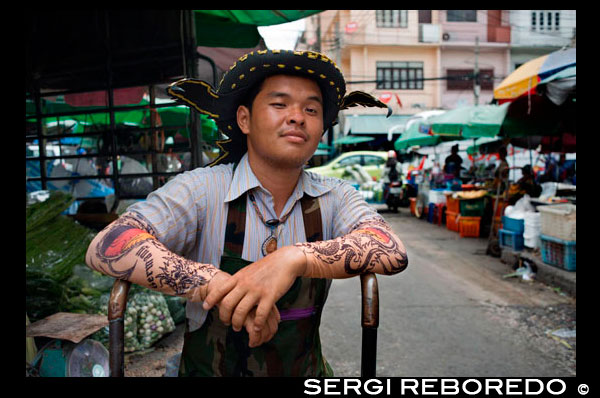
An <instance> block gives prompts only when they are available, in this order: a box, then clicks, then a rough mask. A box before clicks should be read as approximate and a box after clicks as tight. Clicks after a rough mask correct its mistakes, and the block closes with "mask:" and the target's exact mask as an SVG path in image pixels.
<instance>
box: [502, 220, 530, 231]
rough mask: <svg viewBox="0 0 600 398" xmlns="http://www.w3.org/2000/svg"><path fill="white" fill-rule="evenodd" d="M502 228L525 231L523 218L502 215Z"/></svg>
mask: <svg viewBox="0 0 600 398" xmlns="http://www.w3.org/2000/svg"><path fill="white" fill-rule="evenodd" d="M502 229H504V230H506V231H512V232H517V233H520V234H522V233H523V232H525V220H519V219H516V218H510V217H506V216H502Z"/></svg>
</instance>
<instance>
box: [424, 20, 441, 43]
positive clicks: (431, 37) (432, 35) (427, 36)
mask: <svg viewBox="0 0 600 398" xmlns="http://www.w3.org/2000/svg"><path fill="white" fill-rule="evenodd" d="M440 31H441V28H440V25H437V24H430V23H422V24H419V41H420V42H421V43H439V42H440Z"/></svg>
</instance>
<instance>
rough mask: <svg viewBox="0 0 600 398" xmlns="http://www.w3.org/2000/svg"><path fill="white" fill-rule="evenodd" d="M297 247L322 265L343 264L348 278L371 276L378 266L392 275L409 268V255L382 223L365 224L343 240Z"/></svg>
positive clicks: (355, 228)
mask: <svg viewBox="0 0 600 398" xmlns="http://www.w3.org/2000/svg"><path fill="white" fill-rule="evenodd" d="M296 246H298V247H299V248H301V249H302V250H304V251H305V253H307V254H311V255H312V256H314V257H315V258H316V259H317V261H319V262H320V263H322V264H325V265H328V266H332V265H335V264H343V266H344V270H345V272H346V274H348V275H356V274H362V273H365V272H369V271H371V270H373V269H374V268H375V267H377V266H380V267H381V268H382V273H384V274H386V275H392V274H396V273H398V272H401V271H403V270H404V269H405V268H406V267H407V265H408V257H407V255H406V251H405V250H404V248H403V247H402V246H401V244H399V241H398V240H397V238H395V236H394V234H393V232H392V231H391V229H390V227H389V225H388V224H387V223H386V222H385V221H383V220H381V219H370V220H365V221H364V222H361V223H359V224H357V225H356V226H355V227H354V229H353V230H352V232H350V233H349V234H347V235H346V236H343V237H339V238H336V239H332V240H328V241H321V242H314V243H298V244H296Z"/></svg>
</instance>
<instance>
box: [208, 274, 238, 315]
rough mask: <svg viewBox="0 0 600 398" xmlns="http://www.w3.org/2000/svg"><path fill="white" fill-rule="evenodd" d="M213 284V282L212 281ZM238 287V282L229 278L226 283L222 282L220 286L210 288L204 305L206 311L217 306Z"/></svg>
mask: <svg viewBox="0 0 600 398" xmlns="http://www.w3.org/2000/svg"><path fill="white" fill-rule="evenodd" d="M211 282H212V281H211ZM235 285H236V281H235V280H234V278H229V279H227V280H226V281H225V282H222V283H221V284H220V285H218V286H214V287H212V286H209V287H211V288H210V289H209V291H208V294H207V295H206V298H205V299H204V303H203V304H202V308H203V309H204V310H206V311H208V310H210V309H211V308H212V307H213V306H214V305H215V304H217V303H218V302H219V301H221V299H222V298H223V297H224V296H225V295H226V294H227V293H229V292H230V291H231V289H233V288H234V287H235Z"/></svg>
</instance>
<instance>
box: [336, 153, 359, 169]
mask: <svg viewBox="0 0 600 398" xmlns="http://www.w3.org/2000/svg"><path fill="white" fill-rule="evenodd" d="M355 164H360V155H357V156H348V157H347V158H344V159H342V160H340V161H339V163H338V167H339V166H352V165H355Z"/></svg>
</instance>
